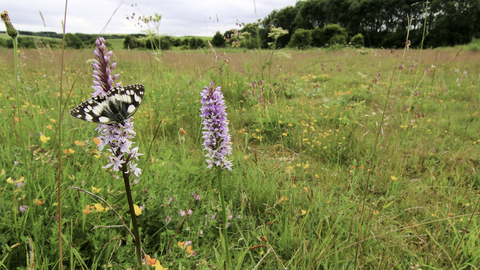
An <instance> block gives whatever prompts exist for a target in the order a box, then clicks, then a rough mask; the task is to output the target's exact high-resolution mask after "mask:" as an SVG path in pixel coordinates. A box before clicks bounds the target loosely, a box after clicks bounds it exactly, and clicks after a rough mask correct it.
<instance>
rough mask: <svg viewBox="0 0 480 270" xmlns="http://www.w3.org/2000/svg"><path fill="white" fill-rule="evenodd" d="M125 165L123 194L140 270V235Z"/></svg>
mask: <svg viewBox="0 0 480 270" xmlns="http://www.w3.org/2000/svg"><path fill="white" fill-rule="evenodd" d="M127 163H128V162H125V163H123V165H122V174H123V181H124V183H125V192H126V193H127V199H128V207H129V208H130V216H131V217H132V227H133V234H134V235H135V255H136V258H137V264H138V269H142V253H141V252H142V251H141V250H142V247H141V242H140V233H139V232H138V225H137V216H136V215H135V208H133V199H132V191H131V190H130V180H129V179H130V172H129V171H128V168H127Z"/></svg>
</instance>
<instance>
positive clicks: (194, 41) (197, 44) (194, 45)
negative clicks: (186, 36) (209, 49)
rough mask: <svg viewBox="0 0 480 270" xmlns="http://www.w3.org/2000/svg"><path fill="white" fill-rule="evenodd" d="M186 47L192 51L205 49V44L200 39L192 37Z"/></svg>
mask: <svg viewBox="0 0 480 270" xmlns="http://www.w3.org/2000/svg"><path fill="white" fill-rule="evenodd" d="M188 46H189V48H190V49H192V50H196V49H199V48H203V47H205V43H204V42H203V40H202V39H201V38H196V37H192V38H191V39H190V41H189V43H188Z"/></svg>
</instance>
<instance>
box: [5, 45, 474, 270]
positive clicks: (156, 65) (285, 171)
mask: <svg viewBox="0 0 480 270" xmlns="http://www.w3.org/2000/svg"><path fill="white" fill-rule="evenodd" d="M109 42H111V43H112V44H113V46H114V49H116V50H115V51H114V54H113V56H112V62H117V67H116V69H115V70H114V72H113V73H120V77H119V79H118V80H117V81H118V82H122V83H123V85H129V84H133V83H143V84H144V85H145V87H146V95H145V98H144V100H143V102H142V105H141V106H140V109H139V110H138V111H137V112H136V114H135V115H134V117H133V122H134V123H135V124H134V128H135V131H136V136H135V138H133V139H132V140H133V141H134V142H135V144H134V146H138V147H139V149H140V152H141V153H143V155H142V156H140V157H139V161H138V167H139V168H141V169H142V174H141V175H140V177H133V176H132V177H133V178H131V182H132V185H131V189H132V192H133V201H134V203H135V204H136V205H138V206H143V205H144V210H143V212H142V214H141V215H139V216H138V223H139V226H140V235H141V239H142V245H143V248H144V250H145V252H146V254H148V255H149V256H151V258H157V259H158V260H160V262H161V264H162V265H163V266H164V267H165V268H168V269H170V270H172V269H223V259H222V256H224V252H223V251H222V243H221V241H220V230H219V228H220V226H221V222H220V216H221V205H220V200H219V191H218V188H217V187H218V185H217V178H216V174H215V173H213V171H212V170H210V169H207V168H206V165H205V157H204V155H205V153H204V151H203V146H202V133H201V129H202V126H201V121H202V120H201V118H200V116H199V115H200V112H199V109H200V106H201V105H200V98H201V97H200V93H201V91H202V89H203V88H204V87H205V86H207V85H208V84H209V82H210V81H214V84H215V85H216V86H221V87H222V91H223V93H224V95H225V99H226V105H227V112H228V121H229V128H230V134H231V136H232V148H233V154H232V156H231V157H230V158H231V159H232V160H233V170H232V171H231V172H228V171H224V172H223V177H224V180H225V181H224V184H225V194H226V195H225V198H226V203H227V205H228V209H229V211H231V213H230V215H231V220H229V222H230V226H229V227H228V233H229V240H230V241H229V245H230V254H231V255H232V262H233V265H234V266H238V268H236V269H242V270H244V269H286V268H288V269H359V268H360V267H361V269H478V267H479V265H480V249H478V246H479V245H480V238H479V234H480V225H479V219H478V216H477V214H478V213H479V211H480V210H479V209H478V208H477V206H478V202H479V198H480V197H479V191H478V188H479V186H480V177H479V175H478V169H479V162H480V155H479V151H478V147H480V136H479V126H478V124H479V116H480V108H479V106H480V105H479V98H480V97H479V93H480V92H479V88H480V77H479V76H480V53H479V52H471V51H468V50H461V49H448V50H447V49H436V50H405V51H403V50H400V51H389V50H383V49H362V50H353V49H343V50H338V51H335V50H328V49H327V50H325V49H319V50H310V51H289V50H280V51H277V52H276V53H275V54H274V55H273V58H270V56H271V51H260V52H258V51H244V50H243V49H242V50H238V51H234V50H231V51H228V52H227V53H226V55H225V57H226V58H227V59H228V62H226V61H222V60H223V59H224V56H223V55H222V54H221V51H220V50H217V54H218V56H219V58H218V60H217V61H215V55H213V54H212V53H210V51H209V50H202V51H182V52H160V53H158V52H157V53H152V52H148V51H126V50H119V48H120V47H119V46H117V45H118V44H117V43H118V42H113V41H111V40H109ZM115 44H117V45H115ZM92 58H94V55H93V53H92V50H90V49H88V50H87V49H85V50H67V51H65V59H64V61H63V64H64V67H63V70H62V69H61V63H62V59H61V51H58V50H54V51H51V50H48V49H38V50H21V51H20V55H19V61H20V63H19V65H18V72H19V74H18V77H17V78H18V93H17V92H16V91H15V79H16V78H15V76H14V71H13V67H14V64H13V52H12V50H7V49H3V48H0V64H1V65H0V79H1V81H2V83H1V84H0V113H1V121H0V140H1V141H2V144H1V146H0V147H1V148H0V150H1V153H2V154H1V159H0V181H1V183H2V184H1V185H0V209H1V210H0V211H2V212H3V215H2V216H1V217H0V243H1V244H2V245H1V252H0V269H60V266H59V264H60V261H59V260H60V252H59V236H58V235H59V233H58V228H59V225H58V220H59V216H58V203H59V202H58V195H59V190H58V182H57V180H58V179H60V181H61V183H60V184H61V185H60V186H61V191H60V197H61V209H62V212H61V221H62V250H63V252H62V258H63V261H62V263H63V265H64V267H65V269H67V268H68V269H133V268H131V267H133V266H134V265H135V256H134V255H133V254H134V253H135V246H134V244H133V240H132V237H131V236H130V235H129V233H128V232H127V231H126V230H125V229H124V228H121V227H112V226H115V225H121V224H122V223H121V221H120V219H119V218H118V217H117V216H116V215H115V214H114V213H113V212H112V211H107V210H105V209H106V208H107V205H106V204H105V203H104V202H103V201H101V200H99V199H98V198H97V197H94V196H92V195H91V194H87V193H84V192H81V191H79V190H78V189H73V188H71V187H78V188H81V189H84V190H86V191H88V192H92V193H94V194H95V195H97V196H100V197H101V198H103V199H104V200H105V201H106V202H107V203H108V204H109V205H111V206H112V208H113V209H114V210H115V211H116V212H118V213H119V214H120V216H121V217H122V218H123V220H124V221H125V222H126V224H127V226H129V227H131V226H132V225H131V223H130V215H129V212H128V204H127V199H126V196H125V187H124V184H123V181H122V175H121V173H119V172H114V171H113V170H112V168H106V169H105V168H102V167H104V166H105V165H106V164H107V163H108V162H109V160H108V155H109V152H108V151H106V149H107V147H105V149H104V150H103V151H101V152H100V151H98V149H97V146H96V143H95V140H94V139H95V138H96V136H97V132H96V130H95V128H96V126H97V125H96V124H94V123H88V122H84V121H80V120H78V119H75V118H74V117H71V116H70V115H69V114H68V111H69V110H70V109H71V108H73V107H74V106H75V105H77V104H79V103H80V102H82V101H84V100H86V99H87V98H89V97H91V93H92V92H93V90H92V88H91V85H92V80H93V77H92V66H91V64H90V63H87V60H88V59H92ZM62 73H63V77H62V76H61V75H62ZM61 80H63V88H61V85H62V84H61V83H60V82H61ZM260 80H263V83H259V81H260ZM252 82H257V83H256V86H255V85H254V84H252ZM17 94H18V95H17ZM60 97H61V99H60ZM60 105H62V107H61V110H60ZM59 114H61V119H60V117H59ZM60 120H61V121H60ZM60 123H61V125H60ZM180 128H183V129H184V130H185V131H186V132H187V134H186V136H185V141H183V140H181V138H180V136H179V134H178V132H179V129H180ZM60 131H61V134H60ZM59 138H60V140H59ZM7 179H10V181H8V182H7ZM20 179H24V182H23V183H24V184H23V186H21V187H19V186H16V185H13V184H12V180H20ZM137 179H138V181H136V180H137ZM192 194H193V195H195V194H199V195H200V200H195V197H194V196H193V195H192ZM25 206H28V208H27V207H25ZM91 206H95V207H94V208H90V207H91ZM20 208H21V209H20ZM187 209H192V213H191V215H189V214H187V215H186V216H185V217H186V218H185V219H184V217H183V216H182V215H181V214H180V213H181V211H187ZM20 210H22V211H20ZM84 210H85V211H84ZM177 230H178V233H177ZM172 241H173V242H172ZM187 241H191V245H190V247H189V248H185V245H184V244H182V243H183V242H187ZM171 243H172V246H171V248H170V251H169V253H168V256H167V251H168V250H169V246H170V244H171ZM193 251H194V253H193ZM32 263H34V264H35V267H34V268H33V266H32ZM29 266H30V267H32V268H28V267H29ZM355 267H356V268H355ZM150 269H153V268H152V267H150ZM157 269H159V268H157Z"/></svg>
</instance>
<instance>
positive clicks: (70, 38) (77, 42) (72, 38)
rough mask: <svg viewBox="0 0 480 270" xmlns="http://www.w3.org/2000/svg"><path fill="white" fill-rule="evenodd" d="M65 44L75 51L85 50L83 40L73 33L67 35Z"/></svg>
mask: <svg viewBox="0 0 480 270" xmlns="http://www.w3.org/2000/svg"><path fill="white" fill-rule="evenodd" d="M65 44H66V45H67V47H70V48H74V49H81V48H83V42H82V40H81V39H80V38H79V37H78V36H77V35H74V34H71V33H67V34H65Z"/></svg>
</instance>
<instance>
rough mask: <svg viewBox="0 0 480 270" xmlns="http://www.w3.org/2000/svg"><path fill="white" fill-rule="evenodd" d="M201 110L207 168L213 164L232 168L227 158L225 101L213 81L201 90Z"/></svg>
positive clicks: (229, 150) (223, 167)
mask: <svg viewBox="0 0 480 270" xmlns="http://www.w3.org/2000/svg"><path fill="white" fill-rule="evenodd" d="M201 103H202V108H201V109H200V111H201V112H202V114H201V116H202V118H203V122H202V125H203V128H202V130H203V131H202V133H203V136H202V137H203V139H204V142H203V146H204V147H205V148H204V150H205V151H207V154H206V155H205V157H206V158H207V160H206V161H207V165H208V166H207V168H212V166H213V165H215V166H217V167H220V168H222V169H225V168H226V169H228V170H229V171H231V170H232V162H231V161H229V160H227V156H230V155H231V154H232V147H231V146H230V139H231V136H230V134H229V133H228V131H229V130H228V122H227V113H226V112H225V109H226V108H227V106H225V101H224V99H223V93H222V91H220V86H219V87H216V88H215V89H214V88H213V82H210V87H206V86H205V89H204V90H203V92H202V100H201Z"/></svg>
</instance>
